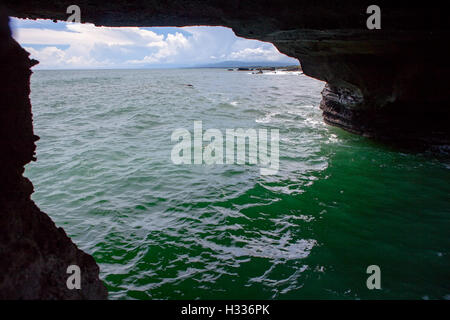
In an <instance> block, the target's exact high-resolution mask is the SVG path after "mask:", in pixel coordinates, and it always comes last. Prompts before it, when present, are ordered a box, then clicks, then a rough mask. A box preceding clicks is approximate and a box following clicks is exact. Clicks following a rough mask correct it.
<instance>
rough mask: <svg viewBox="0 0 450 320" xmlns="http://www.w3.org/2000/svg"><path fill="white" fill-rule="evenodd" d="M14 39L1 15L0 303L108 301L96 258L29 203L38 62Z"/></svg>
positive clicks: (34, 138) (4, 18)
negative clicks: (74, 285) (77, 277)
mask: <svg viewBox="0 0 450 320" xmlns="http://www.w3.org/2000/svg"><path fill="white" fill-rule="evenodd" d="M28 56H29V54H28V53H27V52H26V51H25V50H24V49H22V48H21V47H20V45H19V44H18V43H17V42H16V41H14V40H13V39H12V38H11V35H10V30H9V27H8V18H7V17H6V16H3V17H0V70H1V74H0V96H1V97H2V103H1V111H0V112H1V116H0V150H1V151H0V299H105V298H106V297H107V291H106V288H105V287H104V285H103V283H102V282H101V281H100V280H99V276H98V275H99V268H98V266H97V264H96V262H95V261H94V259H93V258H92V257H91V256H90V255H88V254H86V253H84V252H83V251H81V250H79V249H78V248H77V246H76V245H75V244H73V242H72V241H71V240H70V238H69V237H68V236H67V235H66V233H65V232H64V230H63V229H62V228H57V227H56V226H55V224H54V223H53V221H52V220H51V219H50V218H49V217H48V216H47V215H46V214H45V213H43V212H42V211H40V210H39V208H38V207H37V206H36V205H35V204H34V202H33V201H31V199H30V196H31V194H32V193H33V185H32V184H31V182H30V181H29V180H28V179H27V178H25V177H23V172H24V166H25V165H26V164H27V163H29V162H30V161H32V160H35V158H34V153H35V149H36V146H35V141H36V140H37V139H38V137H37V136H35V135H34V134H33V125H32V113H31V104H30V100H29V98H28V95H29V93H30V76H31V70H30V68H31V67H32V66H33V65H34V64H36V63H37V61H35V60H30V59H29V57H28ZM69 265H78V266H79V267H80V269H81V290H76V289H75V290H69V289H68V288H67V285H66V281H67V278H68V277H69V276H70V275H69V274H67V273H66V271H67V267H68V266H69Z"/></svg>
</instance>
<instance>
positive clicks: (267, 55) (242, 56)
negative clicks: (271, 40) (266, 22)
mask: <svg viewBox="0 0 450 320" xmlns="http://www.w3.org/2000/svg"><path fill="white" fill-rule="evenodd" d="M228 58H229V59H230V60H241V61H242V60H244V61H264V60H268V61H277V60H280V53H279V52H278V51H277V49H275V47H272V48H268V49H265V48H263V47H258V48H245V49H243V50H239V51H234V52H231V53H230V54H229V56H228Z"/></svg>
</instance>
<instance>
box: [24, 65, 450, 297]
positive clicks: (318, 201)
mask: <svg viewBox="0 0 450 320" xmlns="http://www.w3.org/2000/svg"><path fill="white" fill-rule="evenodd" d="M187 84H191V85H192V87H191V86H186V85H187ZM31 88H32V93H31V101H32V104H33V114H34V126H35V132H36V134H37V135H39V136H40V137H41V140H39V141H38V143H37V147H38V149H37V156H38V161H37V162H36V163H32V164H30V165H28V166H27V169H26V175H27V176H28V177H29V178H30V179H31V181H32V182H33V183H34V186H35V189H36V191H35V193H34V194H33V200H34V201H35V202H36V203H37V205H38V206H39V207H40V208H41V209H42V210H43V211H45V212H46V213H48V214H49V215H50V217H52V219H53V220H54V221H55V222H56V224H57V225H58V226H62V227H63V228H64V229H65V230H66V232H67V233H68V235H70V236H71V237H72V239H73V241H74V242H75V243H76V244H77V245H78V246H79V247H80V248H81V249H83V250H85V251H86V252H88V253H90V254H92V255H93V256H94V258H95V260H96V261H97V263H98V264H99V266H100V269H101V278H102V280H103V281H104V283H105V284H106V286H107V287H108V290H109V297H110V299H197V298H199V299H220V298H233V299H240V298H246V299H347V298H348V299H368V298H377V299H378V298H387V299H396V298H407V299H442V298H445V299H449V298H450V277H449V276H450V240H449V233H450V208H449V202H450V201H449V200H450V183H449V181H450V170H449V169H450V161H449V160H448V157H447V156H442V155H439V156H436V155H430V154H427V153H422V154H409V153H404V152H401V151H399V150H395V149H392V148H389V147H386V146H383V145H379V144H376V143H374V142H371V141H370V140H367V139H365V138H362V137H359V136H355V135H352V134H349V133H346V132H344V131H342V130H340V129H336V128H332V127H329V126H327V125H325V124H324V123H323V121H322V118H321V113H320V110H319V108H318V107H317V106H318V103H319V101H320V91H321V90H322V88H323V83H322V82H318V81H316V80H313V79H311V78H308V77H306V76H304V75H298V74H279V73H278V74H267V75H252V74H249V73H247V72H229V71H225V70H212V69H211V70H208V69H201V70H195V69H191V70H188V69H186V70H100V71H99V70H97V71H35V73H34V74H33V76H32V81H31ZM194 120H201V121H202V122H203V128H204V129H208V128H217V129H220V130H222V131H223V132H225V129H226V128H245V129H248V128H255V129H261V128H267V129H278V130H279V132H280V147H279V150H280V168H279V171H278V173H277V174H276V175H271V176H263V175H261V174H260V167H259V166H258V165H237V164H235V165H175V164H173V163H172V161H171V157H170V154H171V150H172V147H173V145H174V143H173V142H171V133H172V132H173V131H174V130H175V129H177V128H186V129H188V130H189V131H191V132H192V131H193V122H194ZM369 265H378V266H379V267H380V269H381V290H369V289H368V288H367V286H366V279H367V277H368V276H369V275H368V274H367V273H366V268H367V267H368V266H369Z"/></svg>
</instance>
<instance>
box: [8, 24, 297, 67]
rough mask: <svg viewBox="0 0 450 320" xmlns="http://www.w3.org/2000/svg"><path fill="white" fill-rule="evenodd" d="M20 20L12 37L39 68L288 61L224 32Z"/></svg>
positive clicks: (272, 49)
mask: <svg viewBox="0 0 450 320" xmlns="http://www.w3.org/2000/svg"><path fill="white" fill-rule="evenodd" d="M16 21H19V22H23V23H22V26H25V27H21V25H20V24H19V26H18V27H17V28H16V29H15V30H14V33H13V34H14V37H15V39H16V40H17V41H18V42H19V43H21V44H22V45H23V46H25V47H26V49H27V51H29V52H30V54H31V56H32V58H34V59H37V60H38V61H40V64H39V65H38V68H98V67H111V68H114V67H127V66H133V67H139V66H146V65H160V64H178V65H195V64H203V63H210V62H216V61H221V60H246V61H280V60H284V61H289V58H287V57H286V56H284V55H282V54H280V53H279V52H278V51H277V49H276V48H275V47H274V46H273V45H272V44H270V43H264V42H260V41H256V40H248V39H242V38H238V37H236V35H235V34H234V33H233V31H232V30H231V29H229V28H224V27H205V26H198V27H184V28H171V29H170V30H171V31H170V32H164V31H161V30H162V28H158V30H159V31H158V32H159V33H157V32H154V31H152V30H149V29H144V28H137V27H129V28H113V27H96V26H94V25H92V24H76V23H66V22H59V23H58V26H57V27H55V24H52V23H50V22H49V21H46V20H38V21H36V22H35V23H34V22H32V21H29V20H19V19H16ZM25 22H26V23H25ZM154 30H156V29H154ZM177 30H178V31H177ZM160 33H163V34H160ZM291 61H292V60H291Z"/></svg>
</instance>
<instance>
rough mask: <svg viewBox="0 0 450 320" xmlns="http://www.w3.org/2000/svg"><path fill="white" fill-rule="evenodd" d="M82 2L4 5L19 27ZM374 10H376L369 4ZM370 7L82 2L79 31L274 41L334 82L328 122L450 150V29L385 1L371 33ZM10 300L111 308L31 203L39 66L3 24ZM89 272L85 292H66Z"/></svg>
mask: <svg viewBox="0 0 450 320" xmlns="http://www.w3.org/2000/svg"><path fill="white" fill-rule="evenodd" d="M72 2H73V1H66V0H62V1H56V0H42V1H39V2H36V1H30V2H26V1H17V0H4V1H3V3H4V5H5V6H6V8H7V10H8V14H9V15H11V16H16V17H21V18H48V19H58V20H66V19H67V17H68V15H67V13H66V8H67V7H68V6H69V5H71V4H73V3H72ZM371 2H372V1H371ZM371 2H366V1H359V0H358V1H356V0H350V1H331V0H324V1H314V0H303V1H301V0H294V1H282V0H278V1H273V0H261V1H239V0H230V1H219V0H207V1H199V0H192V1H182V0H176V1H160V0H148V1H133V2H131V1H130V2H129V1H111V2H102V1H99V0H90V1H89V0H77V1H76V4H77V5H78V6H79V7H80V8H81V21H82V22H90V23H95V24H96V25H103V26H187V25H221V26H227V27H230V28H232V29H233V30H234V31H235V33H236V34H237V35H239V36H242V37H246V38H252V39H258V40H263V41H270V42H272V43H274V44H275V46H276V47H277V48H278V49H279V50H280V51H281V52H283V53H286V54H288V55H290V56H292V57H295V58H298V59H299V60H300V62H301V65H302V69H303V71H304V73H305V74H307V75H309V76H312V77H314V78H317V79H320V80H323V81H326V82H327V85H326V86H325V89H324V90H323V92H322V102H321V104H320V108H321V109H322V110H323V115H324V120H325V121H326V122H327V123H329V124H331V125H334V126H338V127H341V128H343V129H345V130H348V131H350V132H354V133H357V134H362V135H365V136H368V137H372V138H377V139H383V140H386V141H396V142H400V143H405V144H408V145H413V146H422V145H423V146H425V145H437V146H446V145H448V144H449V136H450V135H449V131H450V126H449V125H448V119H449V116H448V115H449V111H448V103H449V100H450V98H449V96H448V92H449V90H448V87H449V85H448V83H449V82H448V80H447V75H448V74H449V71H450V63H449V59H448V57H447V54H448V39H449V19H448V18H447V16H446V11H445V10H444V9H443V8H440V7H439V5H436V3H434V1H427V2H424V3H423V4H420V5H419V6H418V5H417V4H414V3H413V2H410V1H408V2H406V1H395V3H394V1H390V2H387V1H376V2H377V3H376V4H377V5H379V6H380V8H381V29H380V30H369V29H367V27H366V19H367V18H368V16H369V15H368V14H367V13H366V9H367V7H368V6H369V5H370V4H372V3H371ZM0 59H1V60H0V63H1V65H2V66H1V70H2V73H1V82H2V83H1V84H2V86H1V94H2V99H3V100H2V101H3V104H2V110H1V118H0V122H1V123H0V132H1V139H0V148H1V150H2V153H1V154H0V160H1V166H0V176H1V180H0V255H1V257H0V298H4V297H9V298H16V297H17V298H103V297H105V294H106V293H105V289H104V288H103V286H102V285H101V283H100V281H99V280H98V267H97V265H96V264H95V262H94V261H93V259H92V258H91V257H90V256H88V255H86V254H84V253H82V252H81V251H79V250H78V249H77V248H76V247H75V245H73V244H72V242H70V240H69V239H68V238H67V236H66V235H65V234H64V231H63V230H62V229H57V228H56V227H55V226H54V224H53V223H52V222H51V221H50V219H49V218H48V217H47V216H46V215H45V214H44V213H42V212H40V211H39V209H38V208H37V207H36V206H35V205H34V203H33V202H32V201H31V200H30V194H31V193H32V191H33V187H32V185H31V183H30V182H29V181H28V180H27V179H25V178H23V176H22V173H23V166H24V165H25V164H26V163H28V162H29V161H31V160H32V159H33V152H34V149H35V145H34V141H35V139H36V137H35V136H34V135H33V128H32V122H31V121H32V120H31V106H30V102H29V99H28V93H29V77H30V67H31V66H32V64H33V61H30V60H29V58H28V55H27V53H26V52H25V51H24V50H23V49H21V48H20V46H19V45H18V44H17V43H16V42H14V41H13V40H12V39H11V37H10V35H9V29H8V28H7V26H6V22H5V21H4V20H2V28H1V44H0ZM71 263H76V264H79V265H80V266H81V267H82V269H83V268H84V269H85V270H86V271H85V272H84V275H85V278H84V279H83V281H84V282H83V283H84V284H85V285H84V288H85V290H84V291H83V290H82V291H81V292H78V293H77V292H68V291H67V290H66V289H65V281H63V279H65V276H66V275H65V267H66V266H67V264H71Z"/></svg>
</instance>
